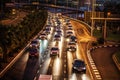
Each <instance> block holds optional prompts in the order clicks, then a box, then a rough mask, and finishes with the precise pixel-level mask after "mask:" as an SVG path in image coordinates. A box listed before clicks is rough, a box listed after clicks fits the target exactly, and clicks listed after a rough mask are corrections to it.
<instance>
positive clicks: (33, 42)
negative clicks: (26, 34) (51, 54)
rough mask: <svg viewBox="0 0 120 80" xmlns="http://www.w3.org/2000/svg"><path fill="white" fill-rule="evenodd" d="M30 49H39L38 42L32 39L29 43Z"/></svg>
mask: <svg viewBox="0 0 120 80" xmlns="http://www.w3.org/2000/svg"><path fill="white" fill-rule="evenodd" d="M29 46H30V47H37V48H39V47H40V41H39V40H38V39H34V40H32V41H31V42H30V45H29Z"/></svg>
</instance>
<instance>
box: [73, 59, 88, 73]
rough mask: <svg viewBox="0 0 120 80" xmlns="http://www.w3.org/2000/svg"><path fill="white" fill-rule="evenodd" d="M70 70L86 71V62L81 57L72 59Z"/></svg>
mask: <svg viewBox="0 0 120 80" xmlns="http://www.w3.org/2000/svg"><path fill="white" fill-rule="evenodd" d="M72 71H73V72H83V73H86V64H85V62H84V61H83V60H81V59H74V61H73V63H72Z"/></svg>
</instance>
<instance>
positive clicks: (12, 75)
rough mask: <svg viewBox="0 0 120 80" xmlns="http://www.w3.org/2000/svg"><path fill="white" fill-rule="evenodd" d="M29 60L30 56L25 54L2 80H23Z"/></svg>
mask: <svg viewBox="0 0 120 80" xmlns="http://www.w3.org/2000/svg"><path fill="white" fill-rule="evenodd" d="M27 60H28V55H27V53H24V54H23V55H22V57H20V59H19V60H18V61H17V62H16V63H15V64H14V65H13V66H12V67H11V68H10V69H9V70H8V71H7V72H6V73H5V74H4V76H3V77H2V78H1V79H0V80H22V78H23V74H24V70H25V68H26V63H27Z"/></svg>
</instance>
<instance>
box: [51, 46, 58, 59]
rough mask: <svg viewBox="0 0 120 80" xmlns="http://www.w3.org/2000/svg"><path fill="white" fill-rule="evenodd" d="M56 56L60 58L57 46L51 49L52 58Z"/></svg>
mask: <svg viewBox="0 0 120 80" xmlns="http://www.w3.org/2000/svg"><path fill="white" fill-rule="evenodd" d="M56 55H58V57H59V48H58V47H56V46H55V47H52V48H51V53H50V56H56Z"/></svg>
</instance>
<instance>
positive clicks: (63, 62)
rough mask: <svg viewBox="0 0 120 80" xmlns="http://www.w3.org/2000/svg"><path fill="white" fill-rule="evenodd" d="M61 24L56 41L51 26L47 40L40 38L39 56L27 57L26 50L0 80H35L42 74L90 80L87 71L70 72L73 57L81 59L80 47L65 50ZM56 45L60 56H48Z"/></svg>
mask: <svg viewBox="0 0 120 80" xmlns="http://www.w3.org/2000/svg"><path fill="white" fill-rule="evenodd" d="M61 26H63V36H62V38H61V41H59V42H58V43H57V42H56V41H54V40H53V35H54V31H53V28H54V27H52V32H51V34H49V35H48V40H40V44H41V45H40V56H39V58H29V56H28V54H29V53H28V52H25V53H23V55H22V56H21V57H20V58H19V59H18V61H17V62H16V63H15V64H14V65H13V66H12V67H11V68H10V69H9V70H8V71H7V72H6V73H5V75H4V76H3V77H2V78H1V80H37V79H38V77H39V76H40V75H42V74H47V75H52V76H53V80H64V79H69V80H91V79H90V75H89V71H88V69H87V72H86V74H80V73H72V69H71V68H72V62H73V59H76V58H78V59H83V60H84V58H83V56H82V55H83V53H81V49H80V48H81V47H80V46H79V45H78V44H77V45H76V46H77V51H76V52H73V53H72V52H66V45H67V43H68V42H67V39H66V38H65V37H64V36H65V33H66V32H65V27H66V26H65V25H61ZM54 45H57V46H58V47H59V48H60V56H59V57H58V56H56V57H50V48H51V47H52V46H54Z"/></svg>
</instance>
